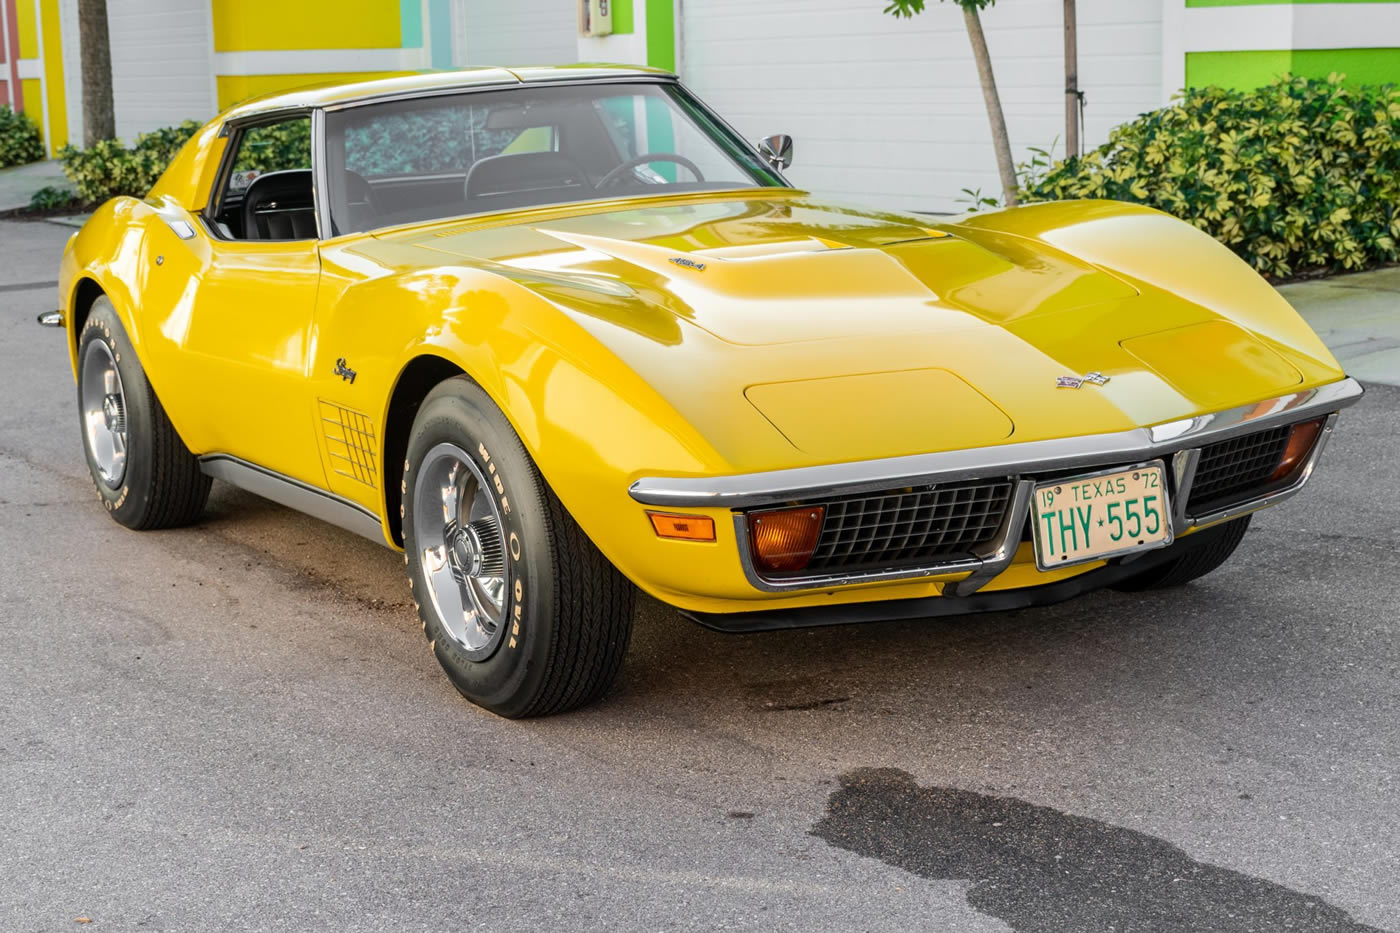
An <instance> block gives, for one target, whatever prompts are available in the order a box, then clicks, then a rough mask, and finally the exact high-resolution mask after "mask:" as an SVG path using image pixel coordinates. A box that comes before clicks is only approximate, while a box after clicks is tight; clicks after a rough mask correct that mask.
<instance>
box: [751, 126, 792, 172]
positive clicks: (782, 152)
mask: <svg viewBox="0 0 1400 933" xmlns="http://www.w3.org/2000/svg"><path fill="white" fill-rule="evenodd" d="M758 154H759V155H761V156H763V158H765V159H767V160H768V164H769V165H771V166H773V167H774V168H776V169H784V168H787V167H788V166H789V165H791V164H792V137H791V136H787V135H784V134H782V133H779V134H777V135H776V136H766V137H764V138H763V139H762V140H760V141H759V143H758Z"/></svg>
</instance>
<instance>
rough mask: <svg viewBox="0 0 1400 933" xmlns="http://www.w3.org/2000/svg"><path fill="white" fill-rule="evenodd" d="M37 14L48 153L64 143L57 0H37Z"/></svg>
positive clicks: (65, 120)
mask: <svg viewBox="0 0 1400 933" xmlns="http://www.w3.org/2000/svg"><path fill="white" fill-rule="evenodd" d="M40 14H41V17H42V18H41V19H40V22H39V28H40V32H41V34H42V35H43V43H44V93H45V95H46V96H47V97H48V101H47V104H48V109H49V138H48V139H46V140H44V142H45V144H47V145H48V147H49V152H50V154H52V153H55V152H57V151H58V148H59V147H60V146H65V145H67V144H68V105H67V104H66V103H65V102H64V97H63V40H62V38H61V32H60V28H61V27H60V26H59V24H58V0H41V5H40ZM27 99H28V98H27V95H26V100H27ZM36 109H37V108H36ZM30 115H31V116H37V115H36V114H32V113H31V114H30ZM41 125H42V123H41ZM79 142H80V143H81V140H79Z"/></svg>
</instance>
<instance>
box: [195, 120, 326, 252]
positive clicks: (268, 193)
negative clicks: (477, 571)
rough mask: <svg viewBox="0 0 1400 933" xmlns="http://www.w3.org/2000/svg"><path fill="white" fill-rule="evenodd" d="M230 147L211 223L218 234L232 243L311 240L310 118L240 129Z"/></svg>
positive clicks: (313, 221) (313, 227)
mask: <svg viewBox="0 0 1400 933" xmlns="http://www.w3.org/2000/svg"><path fill="white" fill-rule="evenodd" d="M233 145H234V146H235V147H236V148H235V150H234V154H233V166H232V168H231V170H230V171H229V173H228V176H227V178H226V181H225V186H224V190H223V192H222V196H221V197H220V199H219V202H218V203H219V214H218V216H217V217H216V218H215V222H216V223H217V224H218V225H219V228H220V233H222V234H223V235H224V236H226V237H228V238H229V239H235V240H308V239H314V238H315V237H316V211H315V201H314V199H313V196H312V188H313V183H312V178H311V118H310V117H309V116H298V117H293V118H292V119H290V120H281V121H278V122H276V123H262V124H259V125H257V126H250V127H246V128H244V129H241V130H238V131H237V137H236V138H235V140H234V143H233Z"/></svg>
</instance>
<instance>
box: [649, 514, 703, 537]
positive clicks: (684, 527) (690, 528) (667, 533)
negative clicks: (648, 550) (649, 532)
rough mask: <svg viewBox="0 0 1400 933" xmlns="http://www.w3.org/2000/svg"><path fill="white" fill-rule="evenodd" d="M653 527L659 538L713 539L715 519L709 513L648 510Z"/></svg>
mask: <svg viewBox="0 0 1400 933" xmlns="http://www.w3.org/2000/svg"><path fill="white" fill-rule="evenodd" d="M647 517H648V518H650V519H651V527H653V528H655V529H656V536H657V537H659V538H679V539H681V540H682V541H713V540H714V539H715V520H714V519H713V518H710V516H708V515H672V514H670V513H669V512H648V513H647Z"/></svg>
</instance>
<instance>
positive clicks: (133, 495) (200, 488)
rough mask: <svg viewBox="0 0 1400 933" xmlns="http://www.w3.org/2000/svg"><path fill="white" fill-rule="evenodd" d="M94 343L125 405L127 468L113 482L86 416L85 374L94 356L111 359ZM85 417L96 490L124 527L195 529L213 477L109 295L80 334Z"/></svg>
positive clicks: (98, 303) (85, 447)
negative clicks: (149, 374)
mask: <svg viewBox="0 0 1400 933" xmlns="http://www.w3.org/2000/svg"><path fill="white" fill-rule="evenodd" d="M94 343H100V344H102V345H103V346H104V347H105V348H106V352H107V353H108V354H110V358H111V360H112V361H113V362H114V364H115V368H116V372H117V374H118V376H119V377H120V397H121V398H122V399H123V400H124V411H123V417H124V423H125V431H124V432H123V434H124V437H125V438H126V443H125V460H124V466H123V468H122V470H121V473H120V475H119V476H116V477H114V479H112V480H110V481H109V479H108V478H107V477H105V476H104V474H103V471H102V468H101V467H99V465H98V462H97V459H96V457H95V455H94V452H93V447H92V443H91V441H90V432H89V430H88V424H87V420H86V417H85V414H84V402H83V385H84V373H85V370H86V369H87V368H89V367H91V366H94V365H96V364H95V363H93V362H92V361H93V360H94V359H98V358H101V359H106V357H104V356H103V355H102V353H101V348H97V352H96V353H89V352H88V351H89V348H90V345H92V344H94ZM78 419H79V427H80V431H81V434H82V438H83V453H84V455H85V456H86V458H87V464H88V471H89V472H90V473H91V474H92V480H93V485H95V486H96V487H97V494H98V496H99V497H100V498H101V499H102V504H103V506H104V507H105V508H106V509H107V512H108V513H109V514H110V515H111V516H112V518H114V519H115V520H116V521H117V522H118V523H120V524H122V525H125V526H126V527H127V528H132V529H135V530H137V531H148V530H152V529H157V528H176V527H179V526H181V525H188V524H190V523H191V522H193V521H195V520H196V519H197V518H199V516H200V513H202V512H203V511H204V504H205V502H206V501H208V499H209V483H210V480H209V477H207V476H205V475H204V474H203V473H202V472H200V469H199V461H198V459H196V457H195V456H194V454H192V453H190V450H189V448H188V447H186V446H185V443H184V441H182V440H181V439H180V435H179V434H178V433H176V431H175V426H174V425H172V424H171V423H170V419H169V418H168V417H167V416H166V414H165V409H164V408H163V407H161V404H160V399H158V398H156V394H155V391H154V390H153V389H152V388H151V383H150V381H149V380H148V379H147V378H146V371H145V370H144V369H143V368H142V367H141V361H140V360H139V359H137V357H136V351H135V350H133V349H132V347H131V340H130V339H129V338H128V337H127V335H126V329H125V328H124V327H122V323H121V319H120V318H118V317H117V313H116V311H115V310H114V309H113V307H112V303H111V302H110V301H109V300H108V299H107V297H106V296H105V295H103V296H99V297H98V298H97V300H96V301H94V302H93V305H92V309H91V311H90V312H89V313H88V316H87V320H86V321H85V322H84V323H83V329H82V332H81V333H80V334H79V335H78Z"/></svg>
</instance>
